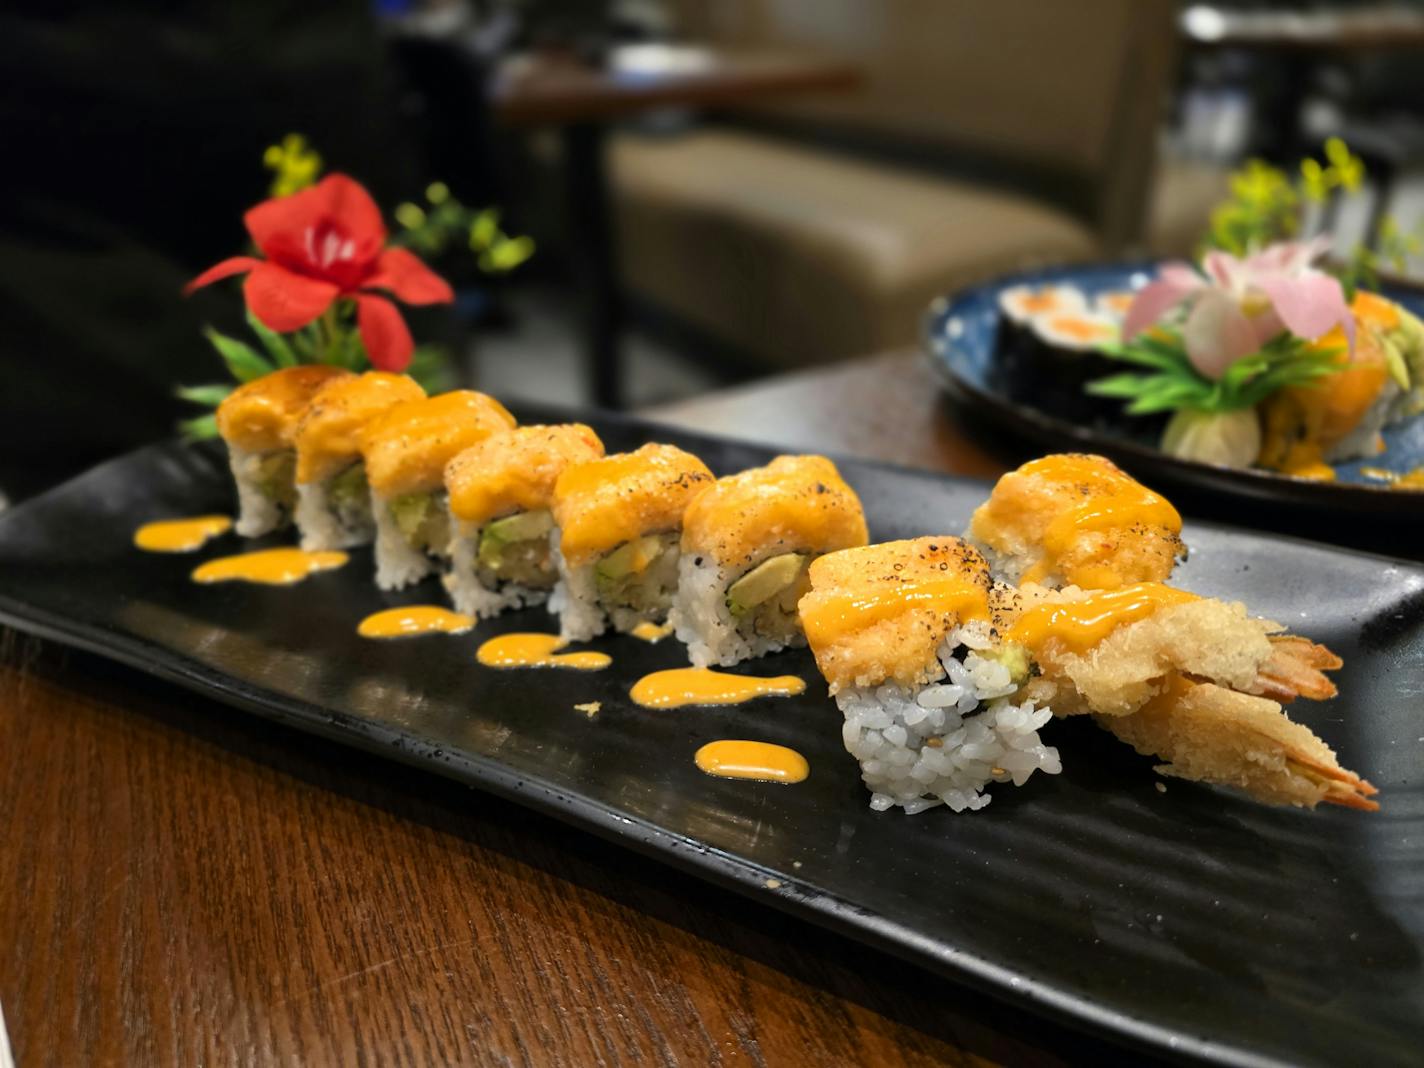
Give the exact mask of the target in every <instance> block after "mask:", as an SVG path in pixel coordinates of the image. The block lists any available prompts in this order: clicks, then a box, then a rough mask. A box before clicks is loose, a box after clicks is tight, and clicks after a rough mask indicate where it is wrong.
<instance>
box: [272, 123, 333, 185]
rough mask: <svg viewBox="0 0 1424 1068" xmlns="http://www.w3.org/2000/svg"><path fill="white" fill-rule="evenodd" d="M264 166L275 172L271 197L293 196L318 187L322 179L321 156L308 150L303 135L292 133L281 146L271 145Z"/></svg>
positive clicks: (284, 139) (283, 139) (283, 140)
mask: <svg viewBox="0 0 1424 1068" xmlns="http://www.w3.org/2000/svg"><path fill="white" fill-rule="evenodd" d="M262 165H263V166H264V167H266V168H267V169H268V170H269V171H271V172H272V175H273V177H272V188H271V195H272V196H274V197H286V196H291V195H292V194H293V193H299V192H301V191H302V190H303V189H306V188H307V187H308V186H312V185H315V184H316V180H317V178H319V177H320V176H321V167H322V161H321V156H320V155H319V154H318V153H317V152H316V151H315V150H313V149H311V148H310V147H308V145H307V139H306V138H305V137H303V136H302V135H301V134H295V133H291V134H288V135H287V136H286V137H284V138H282V141H281V143H280V144H276V145H268V146H267V151H265V152H264V153H262Z"/></svg>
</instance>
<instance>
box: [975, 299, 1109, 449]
mask: <svg viewBox="0 0 1424 1068" xmlns="http://www.w3.org/2000/svg"><path fill="white" fill-rule="evenodd" d="M999 307H1000V309H1001V311H1002V312H1003V316H1002V319H1001V323H1002V327H1003V329H1001V330H1000V332H999V336H998V340H997V349H998V359H996V360H995V361H994V364H993V371H994V374H995V376H996V379H997V382H998V384H999V385H1000V386H1001V387H1002V388H1003V389H1004V390H1005V391H1006V392H1007V393H1008V394H1009V396H1011V397H1013V398H1014V399H1015V400H1019V401H1023V402H1025V403H1028V404H1032V405H1034V406H1035V407H1038V408H1041V409H1042V410H1044V411H1048V412H1053V413H1054V414H1055V415H1056V416H1057V417H1059V418H1060V419H1065V420H1068V421H1070V422H1086V423H1093V422H1100V421H1102V422H1111V421H1114V420H1118V419H1119V416H1120V412H1119V408H1120V404H1119V402H1116V401H1112V400H1110V399H1109V398H1104V397H1097V396H1093V395H1092V394H1089V393H1087V392H1086V387H1087V385H1088V383H1090V382H1094V381H1097V380H1098V379H1100V378H1106V377H1107V376H1108V375H1111V374H1113V373H1115V372H1116V371H1118V370H1119V368H1118V366H1117V365H1116V364H1115V363H1114V361H1112V360H1110V359H1109V358H1108V357H1106V356H1104V355H1103V354H1102V353H1101V352H1100V351H1099V349H1101V348H1102V346H1104V345H1107V344H1111V343H1113V342H1115V341H1117V340H1118V338H1119V335H1120V330H1119V326H1118V320H1117V319H1116V318H1114V317H1113V316H1112V315H1110V314H1105V313H1103V312H1100V311H1094V310H1092V309H1090V308H1089V307H1088V301H1087V298H1086V297H1085V296H1084V295H1083V294H1082V292H1081V291H1079V290H1077V289H1073V288H1072V287H1069V286H1044V287H1042V288H1039V289H1034V288H1032V287H1029V286H1014V287H1011V288H1009V289H1006V290H1004V291H1003V292H1002V293H1000V294H999Z"/></svg>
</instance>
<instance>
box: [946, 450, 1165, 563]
mask: <svg viewBox="0 0 1424 1068" xmlns="http://www.w3.org/2000/svg"><path fill="white" fill-rule="evenodd" d="M1181 534H1182V517H1181V516H1180V515H1179V514H1178V513H1177V510H1176V509H1175V508H1174V507H1172V505H1171V503H1170V502H1169V501H1168V500H1167V499H1166V498H1164V497H1162V496H1160V495H1158V494H1156V493H1154V492H1153V491H1152V490H1150V489H1148V488H1147V487H1146V486H1144V485H1142V483H1140V482H1138V481H1137V480H1136V479H1134V478H1132V477H1131V476H1130V475H1128V474H1126V473H1125V472H1124V471H1122V470H1121V469H1120V468H1119V467H1118V466H1117V465H1116V464H1114V463H1113V462H1112V461H1111V460H1108V459H1106V458H1105V457H1102V456H1093V455H1088V454H1083V453H1064V454H1059V455H1053V456H1045V457H1042V458H1041V459H1038V460H1032V461H1030V462H1029V463H1026V464H1024V465H1023V466H1022V467H1020V468H1019V469H1018V470H1016V471H1010V472H1009V473H1008V474H1006V475H1004V476H1003V477H1002V478H1000V479H999V481H998V483H997V484H996V485H995V486H994V489H993V491H992V492H991V493H990V494H989V499H988V500H987V501H985V502H984V503H983V504H982V505H980V506H979V507H978V508H977V509H976V510H975V512H974V515H973V517H972V518H971V519H970V521H969V533H968V536H969V539H970V540H971V541H972V542H973V543H974V544H975V545H976V546H978V547H979V549H980V550H981V551H982V552H983V553H984V555H985V556H986V557H988V559H989V560H990V562H991V563H992V564H993V566H994V570H995V573H996V574H997V575H998V577H1000V578H1002V579H1004V580H1005V581H1007V582H1011V583H1019V582H1034V583H1039V584H1041V585H1045V586H1050V587H1058V586H1065V585H1073V586H1081V587H1083V588H1085V589H1113V588H1115V587H1118V586H1125V585H1129V584H1131V583H1135V582H1161V581H1164V580H1165V579H1166V578H1167V577H1168V576H1170V575H1171V573H1172V570H1173V568H1175V567H1176V564H1177V561H1178V560H1179V559H1181V558H1183V557H1185V556H1186V547H1185V546H1184V545H1183V544H1182V537H1181Z"/></svg>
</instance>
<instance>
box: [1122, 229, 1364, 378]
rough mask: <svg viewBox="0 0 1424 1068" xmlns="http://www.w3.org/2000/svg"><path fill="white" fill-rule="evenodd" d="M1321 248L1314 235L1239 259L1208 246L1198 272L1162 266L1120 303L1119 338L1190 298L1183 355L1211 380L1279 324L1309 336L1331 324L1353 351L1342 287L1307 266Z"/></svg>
mask: <svg viewBox="0 0 1424 1068" xmlns="http://www.w3.org/2000/svg"><path fill="white" fill-rule="evenodd" d="M1329 247H1330V241H1329V238H1325V237H1317V238H1316V239H1315V240H1313V241H1306V242H1300V241H1282V242H1280V243H1278V244H1275V245H1270V246H1268V247H1266V248H1264V249H1262V250H1261V251H1260V252H1257V253H1255V254H1253V255H1251V256H1248V257H1246V258H1245V259H1239V258H1238V257H1236V256H1232V255H1230V254H1229V253H1226V252H1210V253H1208V254H1207V255H1206V256H1205V257H1204V258H1203V260H1202V273H1201V274H1198V273H1197V272H1196V271H1195V270H1193V269H1192V268H1191V267H1190V266H1189V265H1188V264H1185V263H1168V264H1164V265H1163V267H1162V269H1161V270H1160V271H1159V272H1158V276H1157V279H1156V280H1155V281H1153V282H1151V283H1150V284H1148V285H1146V286H1144V287H1143V288H1142V290H1141V291H1140V292H1139V293H1138V294H1137V298H1136V299H1135V300H1134V301H1133V302H1132V307H1130V308H1128V310H1127V316H1126V318H1125V320H1124V321H1123V328H1122V335H1123V338H1124V339H1126V340H1130V339H1132V338H1133V337H1135V336H1136V335H1138V334H1140V333H1141V332H1142V331H1144V330H1146V329H1147V328H1148V327H1150V326H1152V325H1153V324H1154V323H1156V322H1158V320H1160V319H1161V318H1162V317H1163V316H1164V315H1166V314H1167V313H1168V312H1169V311H1171V310H1172V309H1173V308H1175V307H1177V306H1179V305H1181V304H1190V305H1191V311H1190V312H1189V313H1188V315H1187V321H1186V325H1185V326H1184V328H1183V331H1182V340H1183V342H1184V343H1185V345H1186V348H1187V357H1188V358H1189V359H1190V360H1191V361H1192V366H1193V367H1195V368H1196V369H1197V370H1198V371H1200V372H1201V373H1202V374H1203V375H1205V376H1206V377H1207V378H1210V379H1212V380H1213V381H1214V380H1216V379H1219V378H1220V377H1221V376H1222V375H1223V374H1225V373H1226V369H1227V368H1228V367H1230V366H1231V365H1232V364H1233V363H1235V362H1236V361H1237V360H1239V359H1241V358H1242V357H1243V356H1249V355H1251V353H1253V352H1257V351H1259V350H1260V348H1261V346H1263V345H1264V344H1265V343H1266V342H1267V341H1269V340H1270V339H1271V338H1273V337H1275V336H1276V335H1277V334H1279V333H1280V332H1281V331H1282V330H1288V331H1289V332H1290V333H1292V334H1294V335H1295V336H1296V337H1299V338H1302V339H1304V340H1306V341H1314V340H1315V339H1316V338H1318V337H1321V336H1322V335H1324V334H1326V333H1329V332H1330V331H1331V330H1332V329H1334V328H1335V327H1336V326H1339V327H1340V328H1341V329H1342V330H1343V331H1344V333H1345V337H1346V340H1347V341H1348V344H1349V347H1350V349H1351V351H1353V350H1354V347H1355V319H1354V316H1352V315H1351V314H1350V307H1349V305H1348V304H1347V303H1346V302H1345V291H1344V290H1343V289H1342V288H1341V287H1340V283H1339V282H1338V281H1337V280H1336V279H1334V278H1332V277H1330V275H1328V274H1325V273H1324V272H1322V271H1318V270H1316V269H1315V268H1314V267H1312V266H1311V264H1312V263H1313V262H1314V261H1315V260H1316V259H1318V258H1319V257H1320V256H1321V255H1322V254H1324V252H1325V251H1326V250H1327V249H1328V248H1329Z"/></svg>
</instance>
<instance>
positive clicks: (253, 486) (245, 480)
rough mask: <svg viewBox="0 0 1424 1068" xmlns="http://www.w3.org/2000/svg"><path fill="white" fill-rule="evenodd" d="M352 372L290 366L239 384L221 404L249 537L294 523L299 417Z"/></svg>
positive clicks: (222, 429)
mask: <svg viewBox="0 0 1424 1068" xmlns="http://www.w3.org/2000/svg"><path fill="white" fill-rule="evenodd" d="M350 377H351V372H350V371H344V370H342V369H341V368H339V367H329V366H327V365H325V364H308V365H303V366H301V367H286V368H283V369H282V370H280V371H273V372H272V373H271V374H268V375H263V376H262V377H261V378H257V379H254V380H253V381H251V382H247V383H245V384H244V385H241V386H239V387H238V388H237V389H235V390H233V392H232V393H230V394H229V395H228V396H227V398H226V399H225V400H224V401H223V402H222V403H221V404H220V405H218V410H217V424H218V434H219V435H221V437H222V439H223V441H224V442H225V443H226V444H227V453H228V462H229V464H230V465H231V467H232V477H233V479H234V481H236V483H237V502H238V516H237V532H238V533H239V534H241V535H242V536H243V537H245V538H256V537H259V536H260V535H263V534H267V533H270V532H271V531H274V530H277V529H278V528H280V527H283V526H285V525H286V524H287V523H288V522H290V520H291V518H292V511H293V509H294V508H295V507H296V501H297V493H296V489H295V485H294V481H293V480H294V478H295V474H296V466H297V458H296V452H295V449H294V448H293V444H292V438H293V435H294V433H295V431H296V427H297V422H298V420H299V419H300V418H301V415H302V413H303V412H304V411H305V410H306V407H307V405H308V404H309V403H310V402H311V399H312V397H313V396H314V395H315V394H316V393H317V391H318V390H320V389H321V388H322V387H323V386H325V385H327V384H328V383H330V382H333V381H335V380H337V379H341V378H350Z"/></svg>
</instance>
